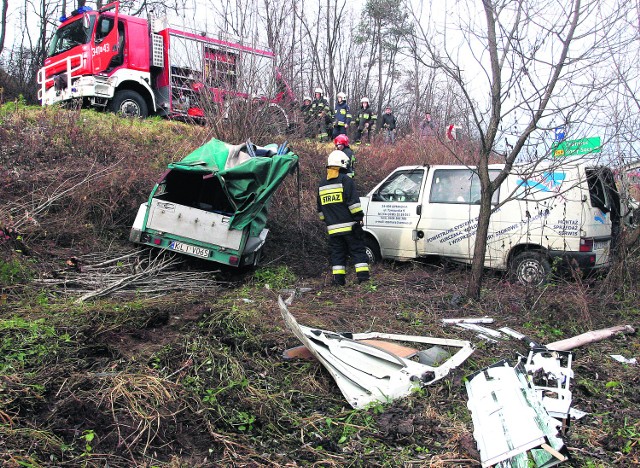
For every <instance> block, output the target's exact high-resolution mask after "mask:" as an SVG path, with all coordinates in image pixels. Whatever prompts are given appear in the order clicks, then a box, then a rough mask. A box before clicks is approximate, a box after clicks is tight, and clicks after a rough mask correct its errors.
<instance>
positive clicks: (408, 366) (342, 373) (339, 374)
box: [278, 297, 473, 408]
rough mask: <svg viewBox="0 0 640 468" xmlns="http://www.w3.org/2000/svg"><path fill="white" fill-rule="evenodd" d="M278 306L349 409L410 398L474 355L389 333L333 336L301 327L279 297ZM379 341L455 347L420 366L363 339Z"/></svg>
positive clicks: (466, 346) (458, 344) (456, 343)
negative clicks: (447, 355)
mask: <svg viewBox="0 0 640 468" xmlns="http://www.w3.org/2000/svg"><path fill="white" fill-rule="evenodd" d="M278 305H279V306H280V312H281V313H282V317H283V318H284V321H285V323H286V324H287V326H288V327H289V329H290V330H291V332H292V333H293V334H294V335H295V336H296V337H297V338H298V339H299V340H300V341H301V342H302V344H304V345H305V347H306V348H307V349H308V350H309V351H310V352H311V354H313V355H314V356H315V357H316V358H317V359H318V361H320V363H321V364H322V365H323V366H324V367H325V368H326V369H327V371H329V373H330V374H331V376H332V377H333V378H334V379H335V381H336V383H337V384H338V387H339V388H340V391H341V392H342V394H343V395H344V397H345V398H346V399H347V401H348V402H349V404H350V405H351V406H352V407H353V408H363V407H365V406H367V405H368V404H370V403H372V402H376V401H380V402H386V401H389V400H393V399H395V398H400V397H403V396H407V395H409V394H410V393H411V392H412V391H413V389H414V388H416V387H419V386H423V385H429V384H431V383H433V382H435V381H437V380H440V379H442V378H443V377H445V376H446V375H447V374H448V373H449V371H450V370H451V369H454V368H456V367H458V366H459V365H460V364H462V363H463V362H464V361H465V360H466V359H467V358H468V357H469V356H470V355H471V354H472V353H473V347H472V346H471V343H470V342H468V341H462V340H451V339H444V338H430V337H422V336H410V335H395V334H389V333H354V334H350V335H349V337H347V336H345V335H340V334H338V333H335V332H331V331H327V330H320V329H316V328H310V327H305V326H304V325H299V324H298V322H297V321H296V319H295V317H294V316H293V315H291V313H290V312H289V310H288V309H287V306H286V304H285V303H284V301H283V300H282V297H278ZM372 338H379V339H383V340H393V341H401V342H407V343H426V344H430V345H436V346H441V347H447V348H457V351H456V352H455V354H453V356H451V357H450V358H449V359H447V360H446V361H445V362H444V363H443V364H442V365H440V366H438V367H434V366H429V365H426V364H421V363H419V362H416V361H413V360H411V359H407V358H403V357H400V356H398V355H397V354H394V353H392V352H389V351H387V350H385V349H382V348H380V347H378V346H374V345H371V344H367V343H364V342H362V340H369V339H372Z"/></svg>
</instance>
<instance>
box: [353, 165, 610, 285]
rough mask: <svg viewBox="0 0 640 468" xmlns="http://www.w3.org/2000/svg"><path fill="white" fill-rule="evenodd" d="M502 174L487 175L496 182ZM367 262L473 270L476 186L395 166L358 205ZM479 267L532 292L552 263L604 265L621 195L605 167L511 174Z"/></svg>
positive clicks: (457, 171) (456, 170) (460, 172)
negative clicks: (438, 263) (504, 273)
mask: <svg viewBox="0 0 640 468" xmlns="http://www.w3.org/2000/svg"><path fill="white" fill-rule="evenodd" d="M503 167H504V165H491V166H489V169H490V174H492V176H493V177H495V176H497V174H498V173H499V171H500V170H501V169H502V168H503ZM361 203H362V207H363V210H364V212H365V218H364V231H365V243H366V246H367V254H368V255H369V258H370V260H371V261H372V262H374V261H376V260H379V259H380V258H386V259H396V260H409V259H414V258H418V257H425V256H429V255H439V256H443V257H447V258H450V259H452V260H455V261H460V262H464V263H471V260H472V257H473V249H474V242H475V234H476V229H477V223H478V214H479V211H480V181H479V179H478V176H477V174H476V173H475V172H474V168H472V167H468V166H407V167H399V168H398V169H396V170H395V171H393V172H392V173H391V174H390V175H389V176H388V177H387V178H386V179H384V180H383V181H382V182H381V183H380V184H378V185H377V186H376V187H375V188H374V189H373V190H372V191H371V192H369V193H368V194H367V196H366V197H362V198H361ZM492 204H493V206H494V212H493V214H492V215H491V223H490V226H489V233H488V241H487V251H486V259H485V266H486V267H487V268H493V269H497V270H509V271H510V272H511V273H512V275H513V277H514V278H517V280H518V281H520V282H522V283H524V284H540V283H542V282H543V281H544V280H545V279H546V278H547V276H548V275H549V273H550V272H551V265H552V264H554V260H556V259H560V260H562V263H563V264H567V263H568V264H571V265H573V266H574V267H579V268H580V269H581V270H582V271H586V270H592V269H597V268H603V267H606V266H608V264H609V259H610V250H611V247H612V241H613V240H614V239H615V238H616V236H617V233H618V232H619V231H620V196H619V195H618V192H617V190H616V186H615V181H614V177H613V172H612V171H611V169H609V168H607V167H604V166H597V165H588V164H585V163H577V162H574V163H572V162H569V161H562V162H556V163H555V164H553V165H551V164H546V165H545V166H544V167H541V166H538V167H535V168H532V167H531V166H528V167H525V166H517V165H516V166H514V167H513V168H512V171H511V172H510V174H509V176H508V177H507V179H506V180H505V181H504V183H503V184H502V185H501V187H500V188H499V190H498V191H497V192H496V193H495V194H494V196H493V199H492Z"/></svg>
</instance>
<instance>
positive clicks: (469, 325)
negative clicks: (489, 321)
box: [456, 323, 502, 338]
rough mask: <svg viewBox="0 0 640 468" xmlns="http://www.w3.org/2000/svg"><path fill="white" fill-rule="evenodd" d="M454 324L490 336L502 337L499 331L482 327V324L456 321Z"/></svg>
mask: <svg viewBox="0 0 640 468" xmlns="http://www.w3.org/2000/svg"><path fill="white" fill-rule="evenodd" d="M456 326H457V327H460V328H465V329H467V330H473V331H475V332H478V333H482V334H483V335H488V336H490V337H492V338H502V333H500V332H499V331H497V330H492V329H491V328H487V327H483V326H482V325H476V324H473V323H457V324H456Z"/></svg>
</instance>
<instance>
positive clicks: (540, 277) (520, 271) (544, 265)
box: [510, 251, 551, 286]
mask: <svg viewBox="0 0 640 468" xmlns="http://www.w3.org/2000/svg"><path fill="white" fill-rule="evenodd" d="M510 270H511V271H510V272H511V276H512V277H513V279H514V280H517V281H518V282H519V283H521V284H523V285H525V286H540V285H541V284H544V283H546V282H547V280H548V279H549V275H551V265H550V264H549V259H548V258H547V256H546V255H544V254H543V253H542V252H532V251H529V252H521V253H519V254H517V255H516V256H515V258H514V259H513V261H512V262H511V268H510Z"/></svg>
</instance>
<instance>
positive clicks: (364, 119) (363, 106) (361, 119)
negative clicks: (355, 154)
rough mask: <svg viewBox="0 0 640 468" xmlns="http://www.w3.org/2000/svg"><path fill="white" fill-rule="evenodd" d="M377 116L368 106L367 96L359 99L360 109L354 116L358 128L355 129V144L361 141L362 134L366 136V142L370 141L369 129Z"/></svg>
mask: <svg viewBox="0 0 640 468" xmlns="http://www.w3.org/2000/svg"><path fill="white" fill-rule="evenodd" d="M377 118H378V116H377V115H376V114H375V113H374V112H373V110H372V109H371V107H370V106H369V98H368V97H363V98H362V99H360V110H359V111H358V116H357V117H356V125H357V126H358V130H357V131H356V145H359V144H360V143H361V142H362V135H363V134H364V135H365V136H366V140H367V143H371V129H372V128H373V126H374V125H375V123H376V119H377Z"/></svg>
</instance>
